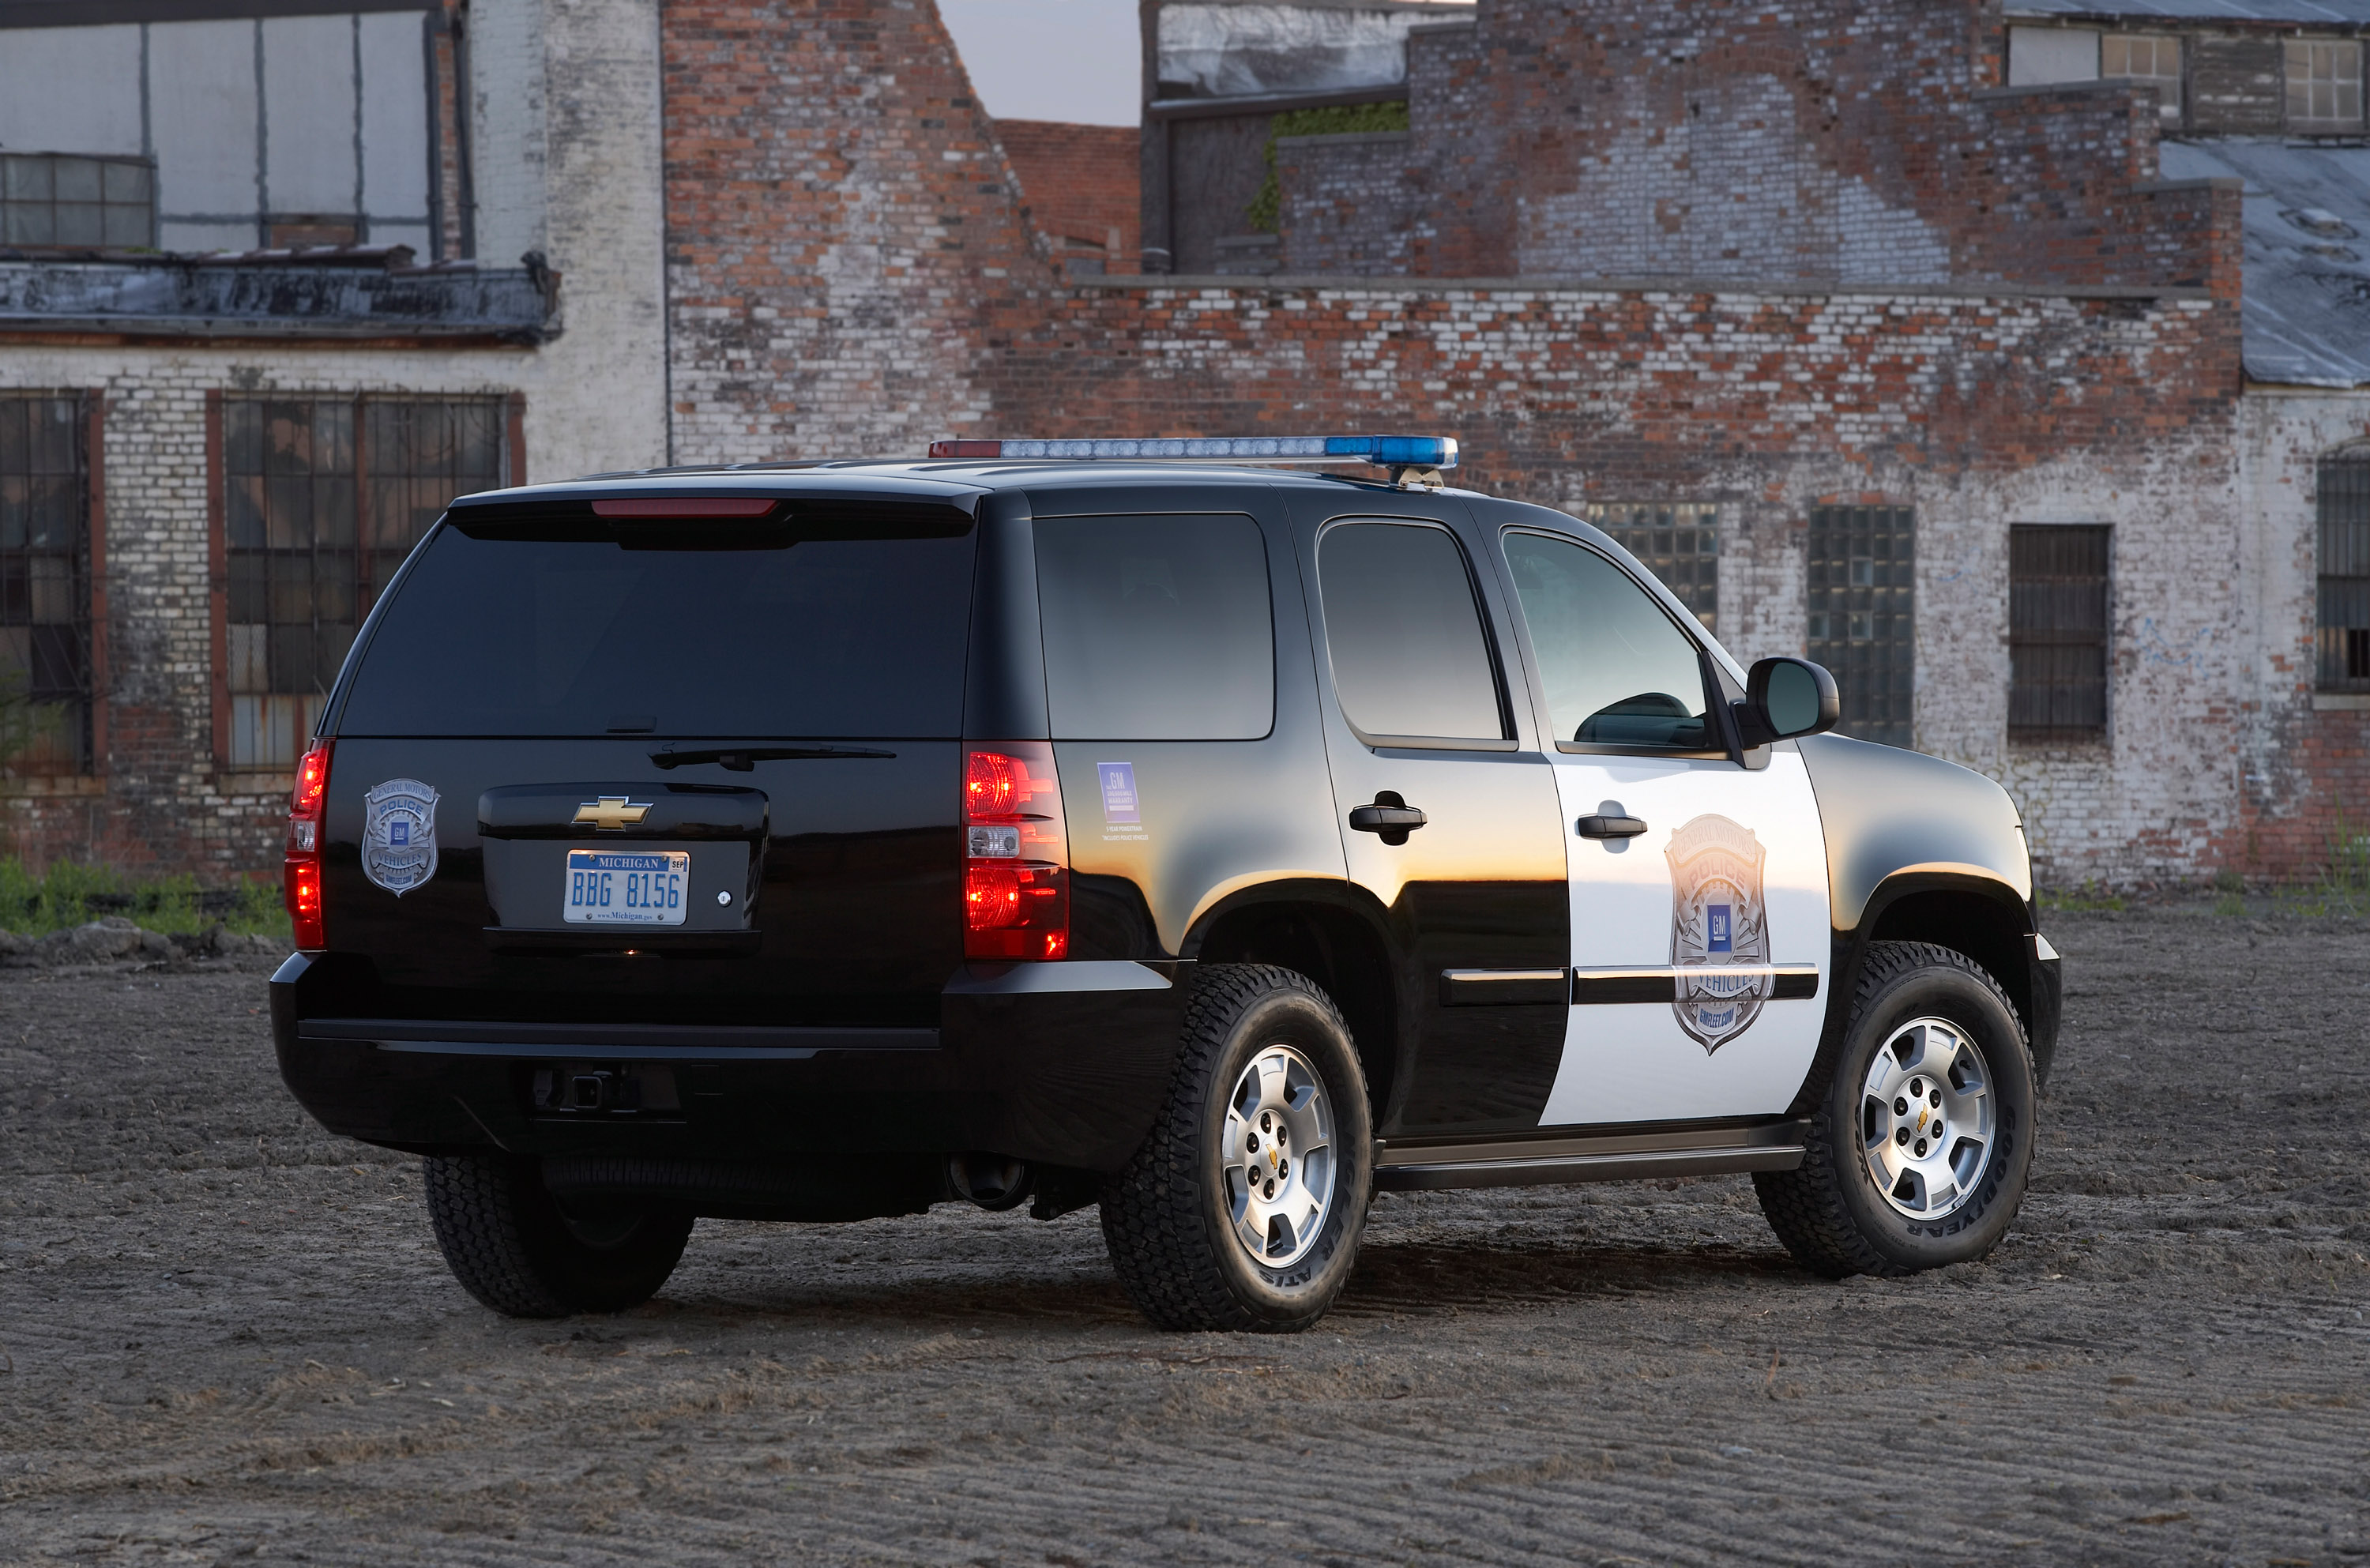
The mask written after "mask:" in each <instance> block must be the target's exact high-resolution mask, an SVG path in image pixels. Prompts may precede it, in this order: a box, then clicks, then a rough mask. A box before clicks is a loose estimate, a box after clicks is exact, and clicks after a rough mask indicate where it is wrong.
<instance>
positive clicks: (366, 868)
mask: <svg viewBox="0 0 2370 1568" xmlns="http://www.w3.org/2000/svg"><path fill="white" fill-rule="evenodd" d="M435 874H436V791H435V790H431V789H430V788H429V787H428V786H427V785H425V784H422V783H421V782H420V780H419V779H417V778H390V779H388V780H387V781H386V782H385V783H384V784H382V785H380V786H379V787H378V788H377V789H375V790H372V791H371V792H370V793H369V794H367V795H364V796H363V797H362V875H364V876H366V877H368V878H370V880H371V881H373V882H376V883H378V885H379V886H381V887H383V888H385V889H386V891H387V892H389V893H391V894H395V895H396V896H397V898H401V897H402V896H403V895H404V894H407V893H409V892H410V891H411V890H412V889H413V888H415V887H418V886H419V885H420V883H422V882H426V881H427V880H428V879H429V878H430V877H432V876H434V875H435Z"/></svg>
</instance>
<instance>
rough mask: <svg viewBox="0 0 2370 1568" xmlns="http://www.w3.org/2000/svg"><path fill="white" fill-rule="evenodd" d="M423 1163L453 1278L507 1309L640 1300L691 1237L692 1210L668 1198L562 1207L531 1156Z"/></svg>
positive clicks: (598, 1306)
mask: <svg viewBox="0 0 2370 1568" xmlns="http://www.w3.org/2000/svg"><path fill="white" fill-rule="evenodd" d="M425 1168H426V1177H427V1185H428V1216H429V1218H430V1219H431V1221H433V1222H434V1224H435V1227H436V1245H437V1246H439V1247H440V1248H442V1249H443V1251H444V1262H445V1263H446V1264H447V1265H448V1266H450V1267H451V1269H452V1270H453V1277H454V1278H455V1279H457V1280H459V1281H460V1282H461V1286H462V1288H463V1289H465V1290H466V1291H467V1292H468V1293H469V1294H470V1295H472V1296H474V1297H477V1299H478V1300H479V1301H482V1302H484V1303H485V1304H486V1305H487V1306H489V1307H490V1308H492V1309H494V1310H495V1311H497V1312H500V1313H501V1314H503V1315H504V1316H506V1317H512V1318H565V1317H567V1316H569V1314H570V1313H575V1312H622V1311H624V1310H625V1309H627V1308H628V1307H639V1306H640V1305H641V1304H642V1303H643V1302H645V1301H648V1300H649V1299H650V1297H653V1296H655V1295H657V1294H658V1291H659V1287H660V1286H662V1285H664V1284H666V1282H667V1276H668V1275H669V1274H673V1272H674V1265H675V1263H676V1262H677V1261H678V1260H679V1259H681V1258H682V1256H683V1248H684V1243H685V1241H687V1240H689V1239H691V1225H692V1218H691V1216H690V1215H689V1214H687V1213H685V1212H684V1211H683V1210H681V1209H676V1208H672V1207H667V1206H664V1205H621V1206H618V1207H616V1208H604V1209H603V1210H601V1211H598V1212H594V1211H585V1212H583V1213H578V1214H573V1215H571V1214H570V1213H569V1212H563V1211H562V1209H561V1208H560V1205H559V1203H558V1200H557V1199H555V1198H553V1197H552V1195H551V1194H550V1193H547V1192H546V1191H545V1190H544V1185H543V1178H542V1175H541V1173H540V1172H539V1170H537V1168H536V1165H535V1161H534V1160H531V1159H517V1158H514V1157H512V1156H508V1155H500V1154H472V1155H454V1156H448V1157H443V1158H436V1157H431V1158H430V1159H428V1160H427V1161H425Z"/></svg>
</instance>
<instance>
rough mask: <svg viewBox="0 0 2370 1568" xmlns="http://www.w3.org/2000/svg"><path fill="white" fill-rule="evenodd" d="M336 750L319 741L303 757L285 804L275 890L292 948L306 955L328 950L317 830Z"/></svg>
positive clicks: (322, 820)
mask: <svg viewBox="0 0 2370 1568" xmlns="http://www.w3.org/2000/svg"><path fill="white" fill-rule="evenodd" d="M336 744H337V743H336V742H335V741H323V742H322V743H321V744H319V745H317V746H315V747H314V748H313V749H312V750H311V751H308V752H306V753H305V759H304V760H303V761H302V762H299V763H298V764H297V765H296V788H295V790H293V792H292V794H291V795H290V798H289V801H288V858H287V859H286V860H285V861H283V862H282V866H281V886H282V894H283V896H284V897H285V898H286V900H287V904H288V919H289V922H290V923H291V924H292V925H293V926H294V927H295V928H296V945H297V947H298V948H300V949H303V950H305V951H311V952H317V951H320V950H321V949H323V948H325V947H328V945H329V944H328V939H327V937H326V936H325V935H324V934H323V928H324V925H325V922H324V920H323V919H322V916H321V830H322V826H323V824H324V823H325V822H326V820H327V818H328V801H329V753H330V750H331V749H332V748H333V747H335V746H336Z"/></svg>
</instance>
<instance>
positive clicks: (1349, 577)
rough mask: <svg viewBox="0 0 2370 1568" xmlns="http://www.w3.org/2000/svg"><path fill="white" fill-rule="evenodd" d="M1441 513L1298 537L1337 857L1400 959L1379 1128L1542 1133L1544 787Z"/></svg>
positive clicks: (1549, 1052)
mask: <svg viewBox="0 0 2370 1568" xmlns="http://www.w3.org/2000/svg"><path fill="white" fill-rule="evenodd" d="M1449 504H1453V503H1451V502H1444V505H1443V509H1442V513H1441V514H1439V515H1435V516H1431V517H1425V516H1420V515H1398V516H1381V517H1355V516H1352V517H1339V518H1334V519H1330V520H1329V521H1327V522H1326V523H1325V524H1324V525H1322V526H1321V527H1318V528H1315V529H1312V530H1310V531H1309V533H1308V534H1307V536H1306V548H1308V550H1309V553H1310V559H1309V567H1310V568H1311V570H1309V571H1307V572H1306V577H1307V578H1308V580H1309V581H1310V582H1312V583H1313V584H1314V592H1313V593H1312V595H1311V613H1312V619H1313V621H1314V622H1315V623H1316V624H1317V626H1318V627H1319V628H1321V640H1320V656H1319V657H1318V659H1317V669H1318V673H1319V678H1320V680H1321V681H1322V682H1323V683H1324V684H1325V685H1326V686H1327V692H1326V700H1325V701H1324V703H1323V704H1322V706H1323V709H1324V721H1325V739H1326V750H1327V754H1328V756H1329V761H1330V764H1331V769H1332V781H1333V804H1334V811H1335V815H1336V818H1337V821H1338V822H1339V824H1340V829H1341V839H1342V847H1343V854H1344V856H1345V859H1346V860H1347V863H1348V868H1349V876H1350V880H1351V882H1353V883H1355V884H1357V885H1358V886H1360V887H1363V889H1365V890H1366V892H1368V893H1369V894H1372V895H1373V896H1374V898H1375V902H1376V903H1377V904H1378V905H1381V907H1382V908H1383V910H1384V911H1385V914H1386V919H1387V920H1388V921H1389V923H1390V925H1391V928H1392V930H1393V935H1394V937H1395V939H1396V943H1397V945H1398V949H1399V951H1400V953H1401V954H1402V955H1403V968H1402V979H1401V991H1402V994H1401V997H1400V998H1399V1001H1400V1016H1401V1019H1402V1020H1403V1026H1402V1031H1403V1039H1402V1051H1403V1054H1404V1055H1403V1058H1402V1062H1401V1069H1400V1075H1399V1081H1400V1082H1401V1083H1403V1084H1405V1085H1406V1090H1405V1092H1404V1093H1403V1095H1401V1096H1400V1100H1399V1104H1398V1108H1397V1111H1396V1113H1395V1115H1393V1116H1392V1117H1391V1118H1390V1119H1389V1120H1388V1121H1387V1122H1386V1125H1385V1127H1384V1131H1385V1132H1386V1135H1390V1136H1400V1135H1409V1134H1418V1135H1421V1134H1445V1133H1461V1134H1471V1133H1487V1132H1494V1131H1514V1130H1519V1129H1523V1128H1527V1127H1531V1126H1535V1125H1536V1124H1537V1123H1538V1120H1539V1115H1540V1112H1541V1110H1542V1108H1543V1107H1544V1105H1545V1104H1546V1101H1547V1093H1548V1090H1549V1086H1550V1084H1551V1082H1552V1079H1553V1078H1554V1074H1555V1070H1556V1066H1557V1063H1558V1060H1559V1055H1560V1052H1561V1047H1562V1043H1563V1032H1564V1028H1563V1025H1564V1017H1563V1015H1564V1011H1565V1008H1564V981H1563V969H1564V965H1565V963H1567V959H1566V956H1565V930H1566V902H1565V894H1564V880H1563V873H1564V859H1563V847H1562V844H1561V841H1560V838H1559V832H1558V827H1557V821H1558V817H1559V808H1558V803H1557V798H1556V791H1555V780H1554V777H1553V774H1552V771H1551V770H1550V769H1549V767H1547V761H1546V759H1545V758H1544V757H1543V756H1542V755H1540V754H1539V752H1538V750H1537V749H1536V744H1535V743H1534V742H1533V741H1532V740H1531V738H1530V737H1529V736H1528V734H1527V728H1528V727H1527V724H1526V723H1524V722H1522V721H1520V718H1519V717H1518V714H1517V710H1516V707H1515V705H1514V704H1513V703H1512V702H1511V701H1509V693H1508V690H1507V687H1506V685H1505V680H1504V674H1503V672H1504V669H1505V667H1506V664H1505V662H1504V661H1502V660H1501V658H1500V656H1499V645H1498V640H1497V637H1496V635H1495V632H1494V630H1493V622H1494V621H1495V620H1496V617H1493V615H1492V613H1491V605H1492V602H1493V601H1494V600H1495V598H1496V594H1494V593H1491V592H1485V581H1484V579H1483V578H1482V577H1481V575H1480V574H1479V573H1478V572H1477V571H1475V570H1474V565H1473V561H1472V559H1471V557H1470V554H1469V552H1468V548H1467V540H1466V539H1465V538H1464V537H1462V536H1460V531H1459V530H1458V529H1456V528H1455V527H1453V526H1452V525H1451V523H1452V515H1451V514H1450V513H1448V511H1447V506H1448V505H1449ZM1490 587H1494V584H1490ZM1398 813H1420V814H1421V825H1413V826H1410V825H1408V824H1411V823H1414V822H1415V821H1416V818H1415V817H1413V816H1408V815H1402V814H1398ZM1409 1057H1411V1060H1410V1059H1408V1058H1409Z"/></svg>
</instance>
